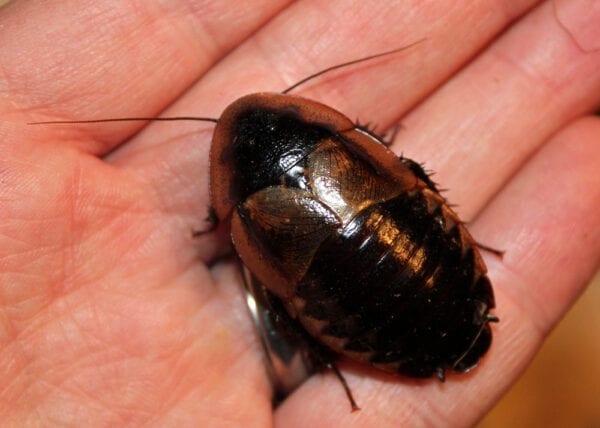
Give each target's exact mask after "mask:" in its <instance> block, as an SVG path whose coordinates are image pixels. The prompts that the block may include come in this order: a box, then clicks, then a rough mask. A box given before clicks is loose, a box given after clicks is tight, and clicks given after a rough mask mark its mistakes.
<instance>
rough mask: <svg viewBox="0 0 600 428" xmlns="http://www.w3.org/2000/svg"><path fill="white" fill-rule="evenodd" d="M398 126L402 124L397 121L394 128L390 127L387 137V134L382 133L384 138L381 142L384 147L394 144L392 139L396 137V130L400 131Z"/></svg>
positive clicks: (400, 126)
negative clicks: (390, 130)
mask: <svg viewBox="0 0 600 428" xmlns="http://www.w3.org/2000/svg"><path fill="white" fill-rule="evenodd" d="M400 128H402V125H400V124H399V123H397V124H396V126H394V129H392V132H391V133H390V136H389V137H388V136H387V134H386V135H384V138H382V140H383V144H384V145H385V146H386V147H390V146H391V145H392V144H394V140H395V139H396V136H397V135H398V131H400Z"/></svg>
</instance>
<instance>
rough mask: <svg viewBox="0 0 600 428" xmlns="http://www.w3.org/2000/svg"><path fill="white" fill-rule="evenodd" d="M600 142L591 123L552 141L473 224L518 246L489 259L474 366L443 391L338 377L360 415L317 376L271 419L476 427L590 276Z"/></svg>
mask: <svg viewBox="0 0 600 428" xmlns="http://www.w3.org/2000/svg"><path fill="white" fill-rule="evenodd" d="M599 135H600V120H599V119H598V118H593V119H584V120H581V121H578V122H576V123H575V124H574V125H572V126H570V127H568V128H567V129H565V130H564V131H563V132H561V133H560V134H558V135H557V136H556V137H555V138H553V139H552V141H551V142H550V143H549V144H548V145H547V146H545V147H544V149H543V150H541V151H540V152H539V153H538V154H536V156H535V157H534V158H533V159H532V160H531V161H530V162H528V164H527V165H526V167H525V168H524V169H523V170H522V171H520V172H519V173H518V174H517V175H516V176H515V177H514V179H513V180H511V182H510V183H509V184H508V186H507V187H506V188H504V189H503V190H502V192H501V193H500V194H499V195H498V196H497V197H496V198H495V199H494V200H493V202H492V203H491V204H490V206H489V207H488V208H486V210H485V211H484V212H483V213H482V216H481V218H480V219H478V221H477V223H476V224H475V225H474V227H475V228H476V229H477V230H478V231H481V233H484V234H485V233H489V236H490V237H492V236H493V237H495V238H496V239H500V240H502V239H506V243H505V244H506V245H507V247H505V248H509V247H508V245H509V244H510V243H511V242H514V241H516V242H517V245H513V246H510V251H507V253H506V255H505V258H504V260H502V261H500V260H496V261H494V260H493V259H490V260H489V261H490V263H489V264H490V276H491V278H492V279H493V281H494V286H495V293H496V298H497V299H496V300H497V308H496V313H497V314H498V315H499V317H500V319H501V321H500V323H499V324H497V325H495V326H494V343H493V344H492V347H491V349H490V351H489V353H488V354H487V355H486V357H485V358H484V360H483V361H482V363H481V364H480V366H479V367H477V368H476V369H475V370H474V371H473V372H471V373H469V374H465V375H456V376H452V377H451V378H450V379H449V380H448V381H447V382H446V383H445V384H440V383H439V382H436V381H433V380H429V381H423V382H415V381H412V380H409V379H405V378H399V377H394V376H386V375H379V374H377V373H371V375H370V376H369V374H368V372H367V373H363V372H362V370H361V369H359V370H352V371H350V372H347V371H346V372H345V374H346V376H347V379H348V382H349V384H350V386H351V387H352V388H353V391H354V395H355V397H356V399H357V400H358V401H359V404H360V405H361V407H362V411H361V412H359V413H358V414H354V413H352V414H351V413H350V412H349V406H348V404H347V402H346V401H345V400H346V397H345V396H344V393H343V390H342V389H341V386H340V385H339V384H337V382H336V380H335V378H334V377H333V376H330V375H323V376H315V377H314V378H312V379H310V380H309V381H308V382H306V383H305V384H304V385H303V386H302V387H301V388H300V389H299V390H298V391H297V392H296V393H294V394H293V395H292V396H290V397H289V398H288V400H287V401H286V402H284V403H283V405H282V406H281V407H280V408H279V409H278V411H277V413H276V418H277V419H276V420H277V421H278V422H280V423H281V424H285V425H286V426H294V424H297V426H309V425H310V424H314V423H317V422H318V423H319V424H322V425H328V424H329V423H331V424H333V423H336V424H338V425H344V426H353V425H357V426H358V425H361V424H363V425H369V424H370V425H374V424H375V423H376V422H377V423H378V426H381V425H382V421H381V418H385V420H384V421H383V425H388V426H443V425H445V424H446V423H447V421H452V423H453V424H455V425H457V426H469V425H472V424H473V423H475V421H477V420H478V419H479V418H480V417H481V416H482V415H483V414H484V413H485V412H486V411H487V410H488V409H489V408H490V407H491V406H492V405H493V403H494V402H495V401H496V400H497V399H498V398H499V397H500V395H501V394H502V393H503V392H504V391H505V390H506V389H507V388H508V386H509V385H510V384H511V383H512V382H514V380H515V379H516V377H518V375H519V374H520V373H521V372H522V370H523V369H524V368H525V366H526V365H527V363H528V362H529V361H530V359H531V358H532V356H533V354H534V353H535V351H536V350H537V349H538V347H539V346H540V344H541V342H542V340H543V337H544V335H545V334H546V333H547V332H548V329H549V328H551V327H552V326H553V325H554V324H555V323H556V322H557V320H558V319H559V318H560V316H561V315H562V314H563V313H564V312H565V310H566V309H567V308H568V307H569V306H570V305H571V304H572V303H573V300H574V298H575V297H576V296H577V295H578V293H579V292H580V291H581V290H582V288H583V286H584V285H585V284H586V283H587V281H588V280H589V278H590V277H591V275H592V274H593V272H594V271H595V269H597V267H598V263H599V258H598V255H599V254H600V231H598V228H597V227H595V226H596V223H597V221H596V217H597V216H596V213H597V212H598V210H599V209H600V176H598V174H597V165H598V162H600V145H599V144H598V136H599ZM575 164H576V165H578V167H577V168H570V166H572V165H575ZM583 189H587V191H584V190H583ZM583 194H585V197H582V196H583ZM576 196H580V197H576ZM565 206H570V209H568V210H566V209H564V208H565ZM499 231H501V233H500V232H499ZM372 372H373V371H372ZM314 397H319V399H318V400H315V399H314Z"/></svg>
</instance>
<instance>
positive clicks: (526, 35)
mask: <svg viewBox="0 0 600 428" xmlns="http://www.w3.org/2000/svg"><path fill="white" fill-rule="evenodd" d="M567 8H568V9H567ZM567 13H569V14H573V13H575V14H578V16H581V17H583V19H582V20H581V22H578V23H577V26H574V25H575V24H574V23H573V22H572V20H568V19H565V18H563V16H564V15H566V14H567ZM563 21H564V22H563ZM597 40H600V9H598V8H596V11H595V12H593V11H591V10H589V8H588V2H586V1H584V0H577V1H571V2H568V3H567V2H558V3H555V2H547V3H544V4H542V5H541V6H539V7H538V8H537V9H536V10H534V11H532V12H531V13H530V14H529V15H527V16H526V17H525V18H523V19H522V20H521V21H519V22H518V23H517V24H515V26H514V27H513V28H511V29H510V30H509V31H508V32H507V33H506V34H505V35H503V36H502V37H501V38H500V39H499V40H498V41H497V42H496V43H494V44H493V45H492V46H491V47H490V48H489V49H488V50H487V51H486V52H485V53H484V54H482V55H481V56H480V58H478V59H477V60H475V61H474V62H473V63H471V64H470V65H469V66H468V67H467V68H466V69H464V70H463V71H462V72H461V73H459V74H457V75H456V76H455V77H454V78H453V79H451V80H450V81H449V82H448V83H447V84H446V85H444V87H442V88H441V89H440V90H439V91H437V92H436V93H435V94H434V95H433V96H432V97H431V98H430V99H429V100H428V101H427V102H425V103H424V104H423V105H421V106H419V107H418V108H417V109H416V110H415V111H414V112H412V113H411V114H410V115H409V116H408V117H407V118H406V119H405V120H403V124H404V129H403V130H402V132H401V133H400V135H399V138H398V141H397V145H396V146H397V147H398V149H401V150H402V151H403V152H404V154H405V155H406V156H408V157H413V156H414V157H415V158H417V160H420V161H425V163H426V166H427V167H428V168H431V169H433V170H434V171H436V176H435V180H436V181H437V182H439V183H441V185H442V187H444V188H448V189H450V191H449V192H448V194H445V196H447V197H448V199H449V200H450V201H452V203H454V204H458V206H459V213H460V214H461V216H462V217H463V218H464V219H471V218H473V216H474V215H475V214H476V213H477V211H478V210H480V209H481V208H482V207H483V206H484V205H485V203H486V202H487V201H488V200H489V199H490V198H491V197H493V195H494V194H495V192H496V191H497V190H498V189H500V188H501V187H502V185H503V184H504V183H505V182H506V181H507V180H508V179H509V178H510V177H511V176H512V175H513V174H514V173H515V172H516V171H517V169H518V168H519V167H520V165H521V164H523V162H525V160H526V159H527V158H528V157H529V156H531V154H532V153H534V152H535V151H536V150H537V149H538V148H539V147H540V145H541V144H543V142H545V141H547V139H548V138H549V137H550V135H552V134H553V133H555V132H556V131H557V130H558V129H560V128H561V127H562V126H564V125H565V124H566V123H568V122H569V121H570V120H571V119H572V118H574V117H577V116H579V115H581V114H582V113H584V112H590V111H593V110H594V108H595V107H597V106H598V105H600V73H598V72H597V70H598V69H600V49H599V48H598V44H597V43H596V45H592V43H594V41H597ZM592 46H596V47H597V48H596V49H593V48H592ZM583 47H589V48H586V49H584V48H583Z"/></svg>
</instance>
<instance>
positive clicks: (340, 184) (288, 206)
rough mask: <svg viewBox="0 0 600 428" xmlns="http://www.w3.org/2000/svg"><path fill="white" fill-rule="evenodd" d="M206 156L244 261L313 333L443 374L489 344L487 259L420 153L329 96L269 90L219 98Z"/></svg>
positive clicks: (221, 213) (383, 362)
mask: <svg viewBox="0 0 600 428" xmlns="http://www.w3.org/2000/svg"><path fill="white" fill-rule="evenodd" d="M210 160H211V170H210V174H211V192H212V201H213V207H214V209H215V212H216V214H217V217H218V218H219V220H221V221H229V220H231V236H232V240H233V243H234V245H235V248H236V251H237V252H238V254H239V256H240V257H241V259H242V261H243V263H244V264H245V265H246V266H247V267H248V269H249V270H250V271H251V272H252V274H253V275H254V276H255V277H256V278H257V279H258V280H259V281H260V282H261V283H262V284H264V285H265V286H266V287H267V288H268V290H269V291H270V292H272V293H273V294H275V295H276V296H277V297H278V298H279V299H281V301H282V302H283V303H284V306H285V307H286V309H287V312H288V314H289V315H290V316H291V317H293V318H295V319H297V320H298V321H299V322H300V324H301V325H302V327H303V328H304V329H305V330H306V331H307V332H308V333H309V334H310V335H311V336H312V337H313V338H314V339H316V341H317V342H319V343H320V344H322V345H325V346H326V347H327V348H329V349H330V350H332V351H333V352H335V353H336V354H341V355H344V356H346V357H348V358H350V359H352V360H355V361H359V362H362V363H366V364H370V365H372V366H374V367H377V368H380V369H383V370H385V371H388V372H396V373H401V374H404V375H407V376H413V377H428V376H431V375H434V374H435V375H438V376H439V377H440V378H442V379H443V376H444V371H446V370H449V369H450V370H455V371H466V370H468V369H470V368H471V367H473V366H475V365H476V364H477V362H478V360H479V359H480V357H481V356H482V355H483V354H484V353H485V352H486V351H487V349H488V348H489V346H490V343H491V338H492V335H491V330H490V327H489V325H488V323H489V322H490V321H495V320H496V318H495V317H494V316H492V315H490V314H489V311H490V309H491V308H493V307H494V298H493V292H492V288H491V286H490V281H489V280H488V277H487V276H486V267H485V265H484V263H483V261H482V259H481V257H480V255H479V252H478V249H477V245H476V243H475V241H474V240H473V238H472V237H471V236H470V235H469V233H468V231H467V229H466V228H465V227H464V226H463V224H462V223H461V221H460V220H459V218H458V217H457V215H456V214H455V213H454V212H453V211H452V210H451V209H450V208H449V206H448V204H447V203H446V201H445V199H444V198H443V197H442V196H441V195H440V194H439V192H438V190H437V189H436V187H435V185H434V184H433V182H432V181H431V180H430V179H429V177H428V176H427V174H426V173H425V172H424V171H423V169H422V168H421V167H420V166H419V165H418V164H416V163H415V162H413V161H411V160H409V159H406V158H401V157H397V156H396V155H394V154H393V153H392V152H391V151H390V150H388V148H387V147H386V146H385V144H383V141H382V140H381V139H379V138H377V137H376V136H374V135H373V134H372V133H370V132H368V131H366V130H364V129H363V128H361V127H358V126H357V125H355V124H354V123H353V122H352V121H350V120H349V119H348V118H346V117H345V116H344V115H342V114H341V113H339V112H337V111H336V110H333V109H331V108H330V107H327V106H325V105H323V104H320V103H317V102H315V101H311V100H307V99H304V98H300V97H295V96H290V95H281V94H271V93H259V94H252V95H248V96H245V97H243V98H241V99H239V100H237V101H235V102H234V103H232V104H231V105H230V106H229V107H228V108H227V109H226V110H225V112H224V113H223V114H222V116H221V118H220V119H219V122H218V124H217V127H216V129H215V134H214V137H213V143H212V148H211V158H210Z"/></svg>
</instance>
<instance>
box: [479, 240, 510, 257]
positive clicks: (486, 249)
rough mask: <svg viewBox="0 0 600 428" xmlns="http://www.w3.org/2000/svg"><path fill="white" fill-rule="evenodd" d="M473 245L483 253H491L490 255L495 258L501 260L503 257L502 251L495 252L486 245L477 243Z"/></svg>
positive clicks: (495, 250)
mask: <svg viewBox="0 0 600 428" xmlns="http://www.w3.org/2000/svg"><path fill="white" fill-rule="evenodd" d="M475 245H477V247H478V248H479V249H480V250H484V251H487V252H489V253H492V254H494V255H495V256H497V257H500V258H502V257H503V256H504V251H503V250H497V249H495V248H492V247H488V246H487V245H484V244H481V243H479V242H477V241H475Z"/></svg>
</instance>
